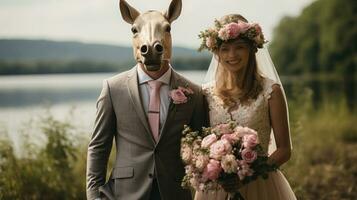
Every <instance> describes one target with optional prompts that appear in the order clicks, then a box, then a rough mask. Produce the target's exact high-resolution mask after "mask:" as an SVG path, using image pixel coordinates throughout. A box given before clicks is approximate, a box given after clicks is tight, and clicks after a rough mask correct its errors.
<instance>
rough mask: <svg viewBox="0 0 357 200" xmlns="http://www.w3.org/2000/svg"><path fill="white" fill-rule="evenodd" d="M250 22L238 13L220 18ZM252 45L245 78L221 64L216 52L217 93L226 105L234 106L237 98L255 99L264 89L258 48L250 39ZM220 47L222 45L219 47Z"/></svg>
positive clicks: (222, 20) (244, 100)
mask: <svg viewBox="0 0 357 200" xmlns="http://www.w3.org/2000/svg"><path fill="white" fill-rule="evenodd" d="M238 20H239V21H244V22H248V20H246V19H245V18H244V17H243V16H241V15H238V14H230V15H225V16H223V17H222V18H221V19H220V22H222V23H226V22H227V21H229V22H237V21H238ZM247 43H249V46H250V52H249V58H248V66H247V67H246V70H245V72H244V74H243V76H241V77H243V80H238V75H237V74H236V73H232V72H231V71H229V70H227V69H226V68H225V67H223V66H221V63H220V58H219V55H218V51H219V50H217V51H216V52H214V54H215V55H214V56H217V58H218V59H217V60H218V66H217V73H216V77H215V79H216V87H215V93H216V94H217V95H218V96H219V97H220V98H221V99H222V100H223V102H224V105H225V106H226V107H228V108H234V107H235V106H236V102H237V100H239V101H240V102H241V103H245V102H247V100H248V99H255V98H257V96H258V95H259V93H260V92H261V91H262V76H261V75H260V73H259V72H258V67H257V62H256V57H255V53H256V52H257V48H256V47H254V46H253V45H252V44H251V42H250V41H247ZM219 48H220V47H219ZM240 81H242V85H241V86H239V85H238V84H239V82H240Z"/></svg>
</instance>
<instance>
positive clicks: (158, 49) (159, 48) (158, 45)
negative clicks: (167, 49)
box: [154, 44, 164, 53]
mask: <svg viewBox="0 0 357 200" xmlns="http://www.w3.org/2000/svg"><path fill="white" fill-rule="evenodd" d="M154 48H155V50H156V52H158V53H162V51H163V50H164V47H163V46H162V45H161V44H155V47H154Z"/></svg>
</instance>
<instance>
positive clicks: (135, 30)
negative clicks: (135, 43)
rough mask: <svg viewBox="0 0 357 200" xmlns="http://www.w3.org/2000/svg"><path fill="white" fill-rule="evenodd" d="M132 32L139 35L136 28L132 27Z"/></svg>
mask: <svg viewBox="0 0 357 200" xmlns="http://www.w3.org/2000/svg"><path fill="white" fill-rule="evenodd" d="M131 32H132V33H133V34H135V33H137V32H138V29H136V27H134V26H133V27H131Z"/></svg>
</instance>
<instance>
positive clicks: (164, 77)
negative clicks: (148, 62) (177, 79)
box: [136, 65, 172, 85]
mask: <svg viewBox="0 0 357 200" xmlns="http://www.w3.org/2000/svg"><path fill="white" fill-rule="evenodd" d="M136 69H137V71H138V80H139V85H141V84H143V83H146V82H148V81H151V80H153V79H152V78H151V77H150V76H149V75H147V74H146V73H145V72H144V70H143V69H141V67H140V66H139V65H137V67H136ZM171 72H172V70H171V65H170V67H169V69H168V70H167V71H166V72H165V73H164V74H163V75H162V76H161V77H160V78H158V79H156V80H158V81H160V82H162V83H164V84H167V85H169V84H170V79H171Z"/></svg>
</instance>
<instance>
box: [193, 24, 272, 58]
mask: <svg viewBox="0 0 357 200" xmlns="http://www.w3.org/2000/svg"><path fill="white" fill-rule="evenodd" d="M198 37H199V38H200V39H202V43H201V46H200V48H199V49H198V50H199V51H202V50H203V49H207V50H209V51H212V52H213V51H215V50H217V49H218V48H219V47H220V46H221V44H222V43H223V42H226V41H228V40H231V39H237V38H242V39H248V40H250V41H252V42H253V45H254V46H255V47H256V48H263V44H264V43H266V42H267V41H266V40H265V39H264V35H263V32H262V28H261V27H260V25H259V24H257V23H247V22H244V21H240V20H238V21H237V22H235V21H233V20H229V21H226V22H225V23H221V22H220V21H218V20H215V26H214V28H209V29H207V30H204V31H201V32H200V34H199V35H198Z"/></svg>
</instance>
